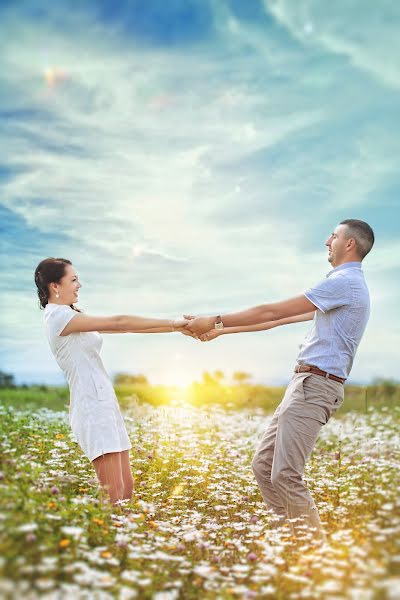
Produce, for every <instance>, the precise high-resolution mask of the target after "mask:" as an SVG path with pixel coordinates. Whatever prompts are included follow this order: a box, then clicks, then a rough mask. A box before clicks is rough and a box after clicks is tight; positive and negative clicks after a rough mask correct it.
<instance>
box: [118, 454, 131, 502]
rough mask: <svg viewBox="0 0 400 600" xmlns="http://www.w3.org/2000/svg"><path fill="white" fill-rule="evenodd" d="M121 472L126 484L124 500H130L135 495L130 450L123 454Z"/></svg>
mask: <svg viewBox="0 0 400 600" xmlns="http://www.w3.org/2000/svg"><path fill="white" fill-rule="evenodd" d="M121 471H122V480H123V482H124V496H123V497H124V499H128V500H130V499H131V498H132V493H133V478H132V471H131V464H130V462H129V450H124V451H123V452H121Z"/></svg>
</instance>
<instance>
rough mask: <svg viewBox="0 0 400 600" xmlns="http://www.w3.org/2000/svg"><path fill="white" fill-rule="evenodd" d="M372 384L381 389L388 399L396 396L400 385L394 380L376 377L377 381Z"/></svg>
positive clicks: (374, 380)
mask: <svg viewBox="0 0 400 600" xmlns="http://www.w3.org/2000/svg"><path fill="white" fill-rule="evenodd" d="M372 384H373V385H375V386H378V387H380V388H381V390H382V392H383V394H384V395H385V396H387V397H391V396H394V394H395V393H396V390H397V388H398V387H399V385H400V384H399V383H398V382H396V381H395V380H394V379H385V378H384V377H375V379H373V381H372Z"/></svg>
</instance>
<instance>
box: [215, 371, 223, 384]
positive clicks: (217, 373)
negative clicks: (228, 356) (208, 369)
mask: <svg viewBox="0 0 400 600" xmlns="http://www.w3.org/2000/svg"><path fill="white" fill-rule="evenodd" d="M213 377H214V379H215V380H216V381H218V383H221V382H222V380H223V379H225V375H224V373H223V372H222V371H214V373H213Z"/></svg>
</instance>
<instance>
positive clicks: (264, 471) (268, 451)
mask: <svg viewBox="0 0 400 600" xmlns="http://www.w3.org/2000/svg"><path fill="white" fill-rule="evenodd" d="M292 386H293V380H292V381H291V382H290V383H289V385H288V387H287V388H286V391H285V394H284V396H283V399H282V401H281V403H280V404H279V406H278V407H277V409H276V410H275V412H274V415H273V417H272V420H271V423H270V424H269V425H268V427H267V429H266V431H265V433H264V435H263V437H262V439H261V442H260V444H259V446H258V448H257V451H256V453H255V455H254V458H253V461H252V463H251V466H252V469H253V473H254V476H255V478H256V480H257V483H258V487H259V488H260V492H261V495H262V497H263V500H264V502H265V504H266V505H267V506H268V508H269V509H270V510H272V511H273V512H274V513H275V514H276V516H277V518H276V521H275V525H276V526H278V527H279V526H280V525H283V524H284V523H285V522H286V516H287V515H286V509H285V506H284V504H283V502H282V500H281V498H280V497H279V495H278V494H277V492H276V490H275V488H274V486H273V485H272V483H271V471H272V464H273V460H274V451H275V439H276V432H277V428H278V420H279V414H280V411H281V410H282V409H284V408H285V406H286V405H287V403H288V402H290V398H291V390H292Z"/></svg>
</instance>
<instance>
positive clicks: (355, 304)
mask: <svg viewBox="0 0 400 600" xmlns="http://www.w3.org/2000/svg"><path fill="white" fill-rule="evenodd" d="M304 295H305V296H306V298H308V299H309V300H310V301H311V302H312V303H313V304H314V305H315V306H316V307H317V309H318V310H316V311H315V316H314V320H313V323H312V327H311V330H310V331H309V333H308V334H307V336H306V338H305V340H304V342H303V343H302V344H301V345H300V352H299V354H298V356H297V362H298V363H300V364H307V365H315V366H316V367H319V368H320V369H322V370H323V371H327V372H328V373H331V374H332V375H337V376H338V377H343V378H344V379H347V377H348V376H349V373H350V371H351V367H352V365H353V360H354V356H355V353H356V351H357V348H358V345H359V343H360V341H361V338H362V336H363V333H364V331H365V328H366V326H367V322H368V319H369V315H370V300H369V292H368V288H367V284H366V283H365V279H364V273H363V271H362V268H361V263H360V262H348V263H344V264H343V265H339V266H338V267H335V268H334V269H332V270H331V271H330V272H329V273H328V274H327V275H326V279H323V280H322V281H321V282H320V283H318V284H317V285H316V286H314V287H311V288H309V289H308V290H306V291H305V292H304Z"/></svg>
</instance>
